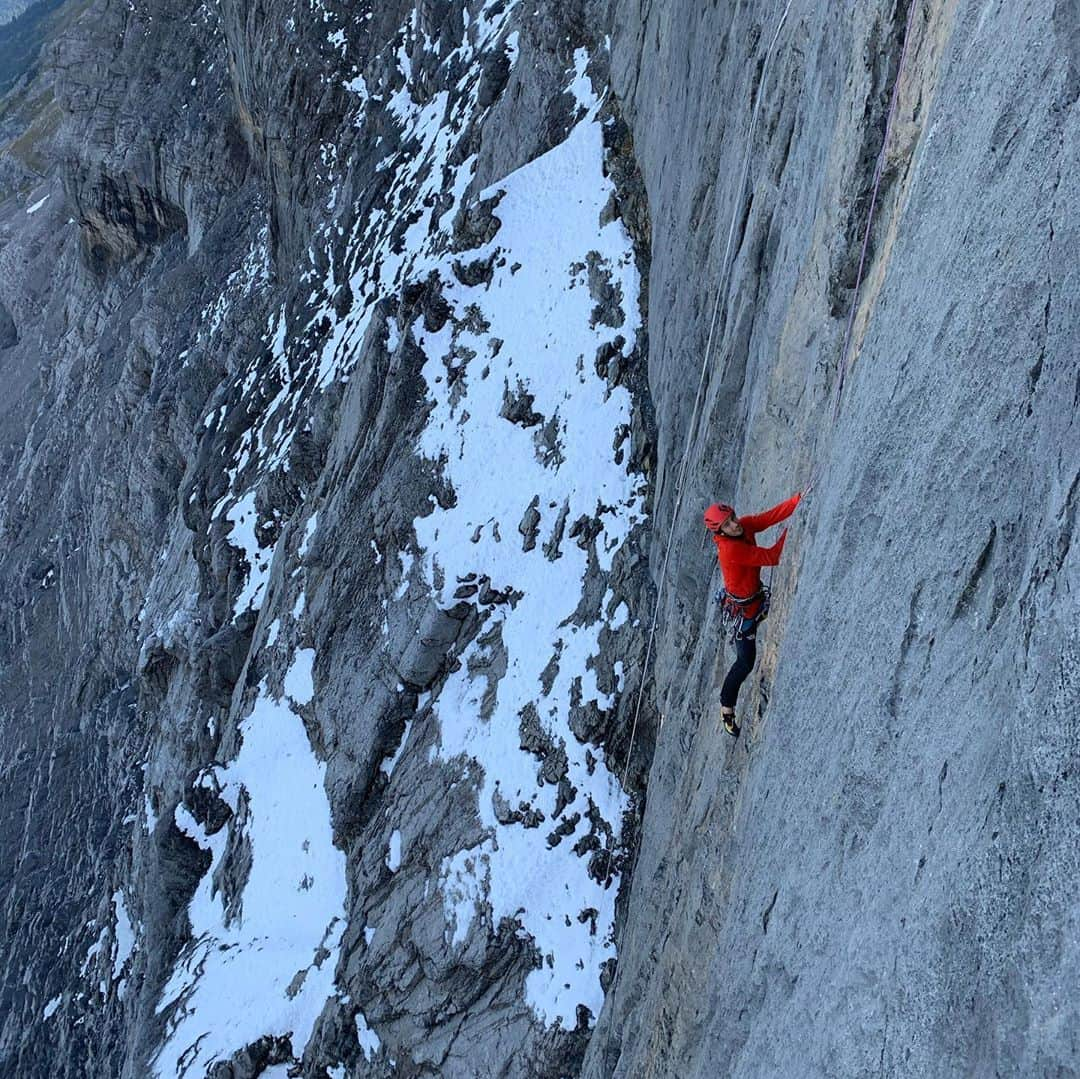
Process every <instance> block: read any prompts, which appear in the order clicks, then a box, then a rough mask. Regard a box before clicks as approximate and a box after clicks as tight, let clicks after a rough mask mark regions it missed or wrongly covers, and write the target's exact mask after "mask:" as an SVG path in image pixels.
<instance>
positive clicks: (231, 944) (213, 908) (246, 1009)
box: [154, 656, 346, 1079]
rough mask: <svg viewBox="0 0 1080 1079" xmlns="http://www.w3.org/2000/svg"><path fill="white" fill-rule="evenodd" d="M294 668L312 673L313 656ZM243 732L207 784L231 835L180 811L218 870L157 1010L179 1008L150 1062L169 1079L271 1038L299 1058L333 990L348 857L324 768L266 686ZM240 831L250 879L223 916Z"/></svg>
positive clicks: (205, 886) (195, 903)
mask: <svg viewBox="0 0 1080 1079" xmlns="http://www.w3.org/2000/svg"><path fill="white" fill-rule="evenodd" d="M297 661H298V663H297V667H298V668H299V669H300V670H303V671H305V672H306V671H309V670H310V659H309V657H307V656H303V657H301V656H298V657H297ZM241 733H242V735H243V745H242V746H241V749H240V753H239V754H238V756H237V757H236V759H235V760H234V761H232V762H231V763H229V764H227V765H224V766H222V767H218V768H216V769H213V770H212V771H211V772H210V773H206V774H204V776H203V778H202V780H201V783H202V785H203V786H207V787H210V788H211V789H213V788H214V787H215V786H217V787H219V788H220V795H221V797H222V798H223V799H224V801H226V802H227V803H228V804H229V806H230V807H231V808H232V810H233V814H234V815H233V817H232V819H231V821H230V823H229V825H228V826H226V827H225V828H222V829H221V830H220V831H219V832H217V833H216V834H215V835H207V834H206V832H205V831H204V829H203V828H202V827H201V826H200V825H199V824H198V823H197V822H196V821H195V819H194V818H193V817H192V816H191V814H190V813H189V812H188V811H187V810H186V809H185V808H184V806H182V805H181V806H178V807H177V810H176V823H177V825H178V826H179V827H180V829H181V830H182V831H184V832H186V833H187V834H188V835H190V836H191V837H192V838H193V839H194V840H195V841H196V842H197V843H199V844H200V846H202V847H204V848H205V849H206V850H208V851H209V852H210V854H211V857H212V862H211V865H210V868H209V870H208V871H207V873H206V875H205V876H204V877H203V879H202V881H201V883H200V884H199V887H198V889H197V891H196V892H195V895H194V897H193V898H192V900H191V904H190V907H189V909H188V916H189V918H190V920H191V939H192V942H191V944H189V945H188V947H187V948H186V949H185V950H184V951H183V952H182V953H181V956H180V958H179V960H178V962H177V965H176V968H175V970H174V972H173V976H172V978H171V979H170V980H169V983H168V984H167V985H166V987H165V990H164V992H163V994H162V999H161V1002H160V1003H159V1004H158V1009H157V1010H158V1012H164V1011H165V1010H166V1009H167V1008H169V1007H170V1006H173V1005H175V1008H176V1010H175V1012H174V1013H173V1014H172V1015H171V1016H170V1018H169V1021H168V1028H167V1035H166V1039H165V1042H164V1045H163V1046H162V1048H161V1050H160V1051H159V1053H158V1056H157V1058H156V1060H155V1062H154V1067H155V1074H157V1075H158V1076H161V1077H162V1079H165V1077H168V1079H174V1077H176V1076H184V1075H190V1076H202V1075H204V1074H206V1072H207V1070H208V1069H209V1067H210V1066H211V1065H212V1064H213V1063H214V1062H215V1061H218V1060H224V1059H226V1058H227V1057H228V1056H229V1055H230V1054H232V1053H234V1052H236V1051H237V1050H238V1049H241V1048H243V1046H245V1045H247V1044H248V1043H250V1042H252V1041H254V1040H256V1039H258V1038H260V1037H262V1036H263V1035H266V1034H272V1035H279V1036H280V1035H286V1034H287V1035H289V1036H290V1037H291V1040H292V1045H293V1051H294V1053H295V1054H296V1055H297V1056H300V1055H301V1054H302V1053H303V1051H304V1048H305V1046H306V1045H307V1042H308V1039H309V1038H310V1036H311V1032H312V1029H313V1028H314V1025H315V1020H316V1019H317V1018H318V1015H319V1013H320V1012H321V1011H322V1009H323V1006H324V1004H325V1003H326V1000H327V998H328V997H329V996H330V995H331V994H332V993H333V991H334V986H333V979H334V968H335V967H336V965H337V958H338V948H339V945H340V942H341V934H342V932H343V930H344V928H345V895H346V885H345V858H344V855H343V854H342V853H341V851H339V850H338V849H337V848H336V847H335V846H334V844H333V839H332V832H331V824H330V807H329V804H328V802H327V798H326V792H325V789H324V775H325V771H326V766H325V765H324V764H323V763H321V762H320V761H319V760H318V759H317V758H316V757H315V755H314V754H313V752H312V750H311V746H310V744H309V742H308V739H307V734H306V733H305V731H304V726H303V723H302V722H301V721H300V718H299V717H298V716H296V715H295V714H294V713H293V712H292V711H291V710H290V709H289V708H288V707H287V706H286V705H285V704H284V703H282V702H279V701H277V700H274V699H273V698H271V697H270V696H268V695H267V693H266V689H265V686H263V687H260V694H259V697H258V699H257V700H256V702H255V707H254V708H253V710H252V712H251V714H250V715H249V716H248V717H247V719H245V720H244V721H243V723H242V724H241ZM236 830H239V831H242V832H243V835H244V837H245V838H246V840H247V842H248V844H250V848H251V869H250V872H249V874H248V877H247V880H246V882H244V883H243V886H242V891H241V892H240V895H239V897H233V899H234V902H233V903H232V904H231V905H230V907H229V908H228V909H226V907H225V902H226V898H225V896H224V895H223V894H222V892H221V890H220V885H221V883H222V874H223V872H224V871H226V870H227V869H228V868H234V867H227V866H226V865H225V855H226V848H227V846H228V843H229V835H230V831H236ZM236 838H239V836H237V837H236ZM320 949H326V954H323V955H322V957H321V958H320V957H319V952H320Z"/></svg>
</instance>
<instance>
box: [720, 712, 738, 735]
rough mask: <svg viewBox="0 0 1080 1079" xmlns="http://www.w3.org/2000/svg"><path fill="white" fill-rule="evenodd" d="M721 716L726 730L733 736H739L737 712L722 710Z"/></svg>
mask: <svg viewBox="0 0 1080 1079" xmlns="http://www.w3.org/2000/svg"><path fill="white" fill-rule="evenodd" d="M720 718H721V719H722V720H723V721H724V730H725V731H727V732H728V734H730V735H731V737H732V738H738V737H739V729H740V728H739V724H738V722H737V721H736V719H735V713H734V712H725V711H721V713H720Z"/></svg>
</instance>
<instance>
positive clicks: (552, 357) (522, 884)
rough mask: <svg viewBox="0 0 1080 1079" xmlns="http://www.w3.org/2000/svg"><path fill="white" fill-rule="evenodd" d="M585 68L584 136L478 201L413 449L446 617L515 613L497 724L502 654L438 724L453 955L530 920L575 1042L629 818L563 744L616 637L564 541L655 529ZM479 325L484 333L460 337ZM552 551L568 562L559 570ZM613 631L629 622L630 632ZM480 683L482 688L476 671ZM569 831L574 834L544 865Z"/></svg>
mask: <svg viewBox="0 0 1080 1079" xmlns="http://www.w3.org/2000/svg"><path fill="white" fill-rule="evenodd" d="M584 67H585V56H584V54H583V53H582V52H580V51H579V53H578V54H577V55H576V56H575V70H574V81H573V83H572V92H573V94H574V96H575V97H576V98H577V100H578V101H579V103H580V104H582V105H583V106H586V105H587V106H588V112H587V114H586V116H585V117H584V119H583V120H582V122H581V123H579V124H578V125H577V126H576V127H575V128H574V129H573V131H572V132H571V133H570V135H569V136H568V138H567V139H566V140H565V141H564V142H563V143H562V144H561V145H559V146H557V147H555V148H554V149H552V150H551V151H549V152H548V153H546V154H544V155H543V156H541V157H539V158H537V159H536V160H534V161H532V162H530V163H529V164H528V165H526V166H524V167H523V168H521V169H519V170H517V171H516V172H514V173H513V174H511V175H510V176H508V177H506V178H505V179H504V180H502V181H500V182H499V183H497V184H495V185H493V186H492V187H491V188H490V189H488V190H487V191H485V192H483V193H482V195H481V197H490V196H492V195H497V194H499V193H500V192H501V193H502V196H501V198H500V201H499V202H498V204H497V206H496V207H495V211H494V212H495V215H496V217H497V218H498V219H499V220H500V221H501V228H500V229H499V232H498V233H497V234H496V236H495V237H494V239H493V240H492V241H491V242H490V243H489V244H487V245H486V246H484V247H483V248H480V249H478V250H476V251H470V252H468V253H467V255H466V256H460V257H462V259H463V261H464V260H466V259H467V260H468V261H472V260H474V259H475V260H479V259H486V258H488V257H489V256H494V274H493V278H492V280H491V282H490V284H487V285H485V284H480V285H477V286H475V287H468V286H464V285H461V284H459V283H458V282H457V281H456V278H455V277H454V275H453V273H452V272H451V271H450V269H449V267H443V268H442V272H441V277H442V279H443V282H444V295H445V296H446V299H447V300H448V302H449V303H450V306H451V308H452V310H453V313H454V316H455V320H456V321H457V323H458V324H457V326H456V327H455V323H454V321H452V322H449V323H447V324H446V326H445V327H444V328H443V329H442V330H441V331H440V332H438V333H425V332H422V331H421V332H419V333H418V341H419V343H420V344H421V347H423V349H424V350H425V352H426V354H427V356H428V361H427V363H426V364H425V367H424V370H423V373H424V377H425V379H426V381H427V387H428V396H429V398H430V400H431V401H432V403H433V409H432V412H431V414H430V417H429V420H428V426H427V427H426V429H425V431H424V433H423V435H422V437H421V441H420V445H419V450H420V452H421V453H422V454H423V455H424V456H425V457H427V458H429V459H431V460H432V461H435V462H438V463H439V464H440V467H441V469H442V472H443V476H444V478H445V479H446V480H448V481H449V482H450V484H451V485H452V487H453V490H454V492H455V495H456V502H455V504H454V505H453V506H452V507H451V508H449V509H442V508H440V507H437V506H436V507H434V508H433V511H432V512H431V513H430V514H429V515H428V516H425V517H422V518H418V519H416V521H415V522H414V527H415V530H416V535H417V540H418V542H419V544H420V547H421V549H422V552H423V555H422V565H423V570H424V574H425V577H426V580H427V582H428V584H429V585H430V586H431V587H432V589H433V590H434V591H435V592H436V593H437V595H438V597H439V599H440V601H441V602H442V603H443V604H444V605H446V606H449V605H450V604H452V603H453V602H454V599H453V593H454V590H455V589H456V588H457V587H458V581H459V578H462V577H465V576H466V575H467V574H477V575H481V576H486V577H487V578H489V580H490V582H491V586H492V587H493V588H495V589H499V590H512V591H513V592H514V593H515V594H516V595H517V597H518V598H516V599H515V602H514V603H513V604H504V605H502V606H499V607H496V608H494V609H493V610H491V611H490V613H489V614H488V623H487V627H486V630H485V634H483V635H482V637H485V636H489V635H490V634H489V631H491V630H492V629H495V630H497V632H498V635H499V637H500V638H501V641H502V644H503V646H504V647H505V649H506V653H507V657H508V661H507V662H508V669H507V671H506V674H505V675H503V676H502V677H501V678H500V679H498V680H497V683H496V687H495V689H496V694H497V696H496V703H495V707H494V713H493V714H492V715H491V717H490V719H488V720H485V719H484V718H483V716H482V712H481V709H482V702H483V700H484V697H485V693H487V692H488V691H489V685H488V678H487V676H486V675H485V674H484V673H482V672H485V671H487V670H489V667H488V664H487V662H486V661H487V660H488V659H490V658H491V651H493V650H491V651H489V649H487V648H485V647H484V646H482V645H480V644H479V643H478V642H475V641H474V642H473V644H471V645H470V646H469V647H468V648H467V649H466V650H465V652H464V654H463V655H462V656H461V660H462V663H461V666H460V668H459V670H458V671H457V672H456V673H454V674H453V675H451V676H450V678H449V679H448V680H447V682H446V683H445V685H444V686H443V688H442V691H441V693H440V694H439V697H438V698H437V701H436V703H435V706H434V714H435V715H436V716H437V718H438V720H439V722H440V725H441V744H440V755H441V756H442V757H443V759H446V760H452V759H454V758H458V757H462V756H463V757H465V758H468V759H472V760H475V761H477V762H478V763H479V764H480V765H481V770H480V773H481V774H482V776H483V778H482V780H481V782H480V785H479V789H478V812H479V814H480V819H481V821H482V823H483V825H484V826H485V829H486V832H487V838H485V839H484V840H483V841H482V842H481V844H480V845H479V846H478V847H475V848H472V849H470V850H465V851H461V852H459V853H458V854H457V855H455V856H453V857H452V858H448V859H447V860H446V861H445V862H444V864H443V867H442V886H443V894H444V903H445V911H446V916H447V923H448V933H447V936H448V941H449V943H450V944H451V946H457V945H459V944H461V943H462V942H463V941H464V940H465V938H466V936H467V934H468V931H469V928H470V925H471V923H472V922H473V921H474V919H475V918H476V916H477V915H478V914H479V913H480V912H481V911H484V910H485V903H484V900H486V901H487V903H490V908H491V909H490V918H491V920H492V922H493V923H496V924H497V923H498V921H499V920H500V919H501V918H503V917H511V918H515V919H517V920H518V921H519V922H520V924H521V927H522V930H521V931H522V932H523V933H524V934H527V935H528V936H530V937H531V938H532V940H533V942H534V944H535V946H536V947H537V949H538V951H539V953H540V956H541V959H542V966H541V967H540V968H539V969H537V970H534V971H533V972H531V973H530V974H529V975H528V978H527V980H526V997H527V1000H528V1002H529V1004H530V1006H531V1007H532V1008H533V1010H534V1011H535V1012H536V1014H537V1015H538V1016H539V1017H540V1018H542V1019H543V1020H544V1022H546V1023H548V1024H555V1023H561V1025H562V1026H563V1027H564V1028H572V1027H573V1026H574V1025H575V1024H576V1008H577V1005H579V1004H583V1005H585V1006H586V1007H588V1008H589V1009H590V1011H591V1012H592V1014H593V1016H594V1017H595V1016H596V1015H598V1014H599V1011H600V1007H601V1005H602V1003H603V993H602V991H601V987H600V969H601V966H602V964H603V963H604V961H605V960H607V959H608V958H610V957H612V956H614V954H615V949H614V945H613V943H612V941H611V930H612V925H613V921H614V898H615V894H616V891H617V887H616V886H615V885H613V886H611V887H609V888H608V889H604V888H603V887H602V886H600V885H599V884H597V883H596V882H595V881H594V880H593V879H592V878H591V877H590V876H589V874H588V872H587V869H588V863H589V858H590V856H591V851H589V850H585V851H584V852H583V853H582V854H577V853H575V852H574V846H575V844H577V843H578V842H579V841H580V840H582V839H583V838H584V837H586V836H588V835H589V832H590V820H589V816H588V814H589V812H590V810H593V811H594V812H595V811H599V814H600V815H601V817H602V818H603V820H604V821H605V822H606V823H607V824H608V825H610V826H611V828H612V829H613V830H614V832H615V833H616V835H617V834H618V832H619V827H620V823H621V816H622V813H623V810H624V808H625V806H626V799H625V796H624V795H623V793H622V791H621V789H620V788H619V784H618V782H617V781H616V778H615V776H614V775H613V774H612V772H611V771H610V770H609V768H608V766H607V764H606V762H605V761H604V759H603V758H604V755H603V752H602V751H601V750H599V749H596V748H595V747H587V746H585V745H583V744H582V743H581V742H579V741H578V739H577V738H576V736H575V735H574V734H573V732H572V731H571V729H570V726H569V715H570V706H571V701H572V700H573V699H574V698H575V697H576V696H579V697H580V700H581V701H582V702H588V701H595V702H597V705H598V706H599V707H601V708H607V707H611V706H612V705H613V704H614V700H613V698H610V697H608V696H607V695H605V694H601V693H600V692H599V690H598V687H597V684H596V676H595V673H594V671H593V670H592V669H591V660H592V658H593V657H595V656H596V655H597V653H598V652H599V633H600V630H601V628H602V627H603V626H604V622H603V621H597V622H595V623H594V624H592V625H586V626H577V625H575V624H573V623H572V622H571V618H572V616H573V615H574V612H575V610H576V608H577V607H578V604H579V601H580V599H581V597H582V590H583V585H584V582H585V578H586V574H587V572H588V570H589V556H588V553H587V552H586V551H584V550H582V549H581V548H579V547H578V546H577V542H576V540H575V539H574V538H571V537H570V535H569V532H570V529H571V527H572V526H573V524H574V522H575V521H577V520H578V519H579V518H582V517H586V518H590V519H594V520H595V521H597V522H598V524H599V526H600V530H599V533H598V534H597V536H596V539H595V541H594V547H595V552H596V560H597V568H598V569H599V570H601V571H607V570H610V568H611V564H612V559H613V558H614V555H615V552H616V551H617V550H618V548H619V547H620V546H621V545H622V543H623V542H624V541H625V539H626V537H627V536H628V534H629V533H630V530H631V529H632V528H633V526H634V525H635V524H636V523H638V522H640V521H642V520H643V519H644V514H645V509H644V496H645V492H646V483H645V481H644V479H643V478H642V477H640V476H637V475H633V474H630V473H629V472H628V471H627V465H626V464H625V463H622V462H621V459H620V461H617V460H616V450H615V449H614V444H615V443H616V442H617V440H618V434H619V432H620V431H625V430H628V429H629V425H630V422H631V404H632V403H631V398H630V395H629V393H628V392H627V391H626V390H625V389H622V388H620V387H616V388H614V389H611V390H610V391H609V389H608V386H607V383H606V381H605V380H604V379H603V378H601V377H600V376H599V375H598V374H597V372H596V370H595V366H594V364H595V357H596V354H597V351H598V349H599V348H600V347H601V346H603V345H613V346H614V345H615V342H616V338H617V337H619V336H621V337H622V338H623V343H622V345H621V346H616V347H617V348H620V349H621V352H622V354H623V355H624V356H628V355H629V354H630V352H631V350H632V349H633V347H634V344H635V339H636V334H637V329H638V296H639V292H640V281H639V279H638V275H637V271H636V267H635V263H634V255H633V248H632V244H631V241H630V238H629V236H628V235H627V233H626V230H625V227H624V226H623V224H622V222H621V221H619V220H615V221H611V222H609V223H608V224H606V225H603V226H601V224H600V219H601V214H602V212H603V210H604V208H605V206H606V205H607V203H608V200H609V198H610V197H611V195H612V193H613V185H612V183H611V181H610V180H608V179H607V178H606V177H605V175H604V171H603V153H604V151H603V142H602V132H601V129H600V125H599V122H598V121H597V119H596V112H597V102H596V99H595V96H593V95H592V92H591V88H589V84H588V80H587V78H586V77H585V74H584ZM590 262H591V263H592V265H593V267H594V272H597V271H599V272H601V273H603V272H606V273H608V274H610V285H611V287H612V289H613V290H614V291H615V292H616V293H618V292H621V298H620V306H621V308H622V311H623V314H624V321H623V324H622V325H620V326H618V327H617V328H616V327H611V326H607V325H604V324H602V323H595V324H594V313H595V308H596V301H595V300H594V299H593V297H592V295H591V294H590V291H589V287H588V275H589V269H588V267H589V264H590ZM470 310H471V311H472V313H473V317H472V318H471V319H470V318H468V316H469V312H470ZM466 319H468V321H469V323H470V326H471V327H473V328H471V329H465V328H464V327H463V326H462V325H461V323H462V322H464V321H465V320H466ZM525 394H528V395H530V396H531V400H529V399H528V398H525V397H524V396H523V395H525ZM508 395H509V396H511V397H517V398H519V399H520V400H524V401H527V402H528V403H527V405H526V407H525V411H526V412H527V413H528V412H531V413H533V414H534V416H532V417H529V425H528V426H525V425H523V424H522V423H514V422H511V421H510V420H508V419H507V418H505V416H504V415H503V413H504V412H505V402H506V398H507V396H508ZM534 500H535V501H534ZM530 506H534V507H535V510H536V511H537V512H539V515H540V520H539V524H538V533H537V535H536V538H535V545H534V546H533V547H532V549H531V550H528V551H526V550H525V549H524V544H523V537H522V534H521V533H520V532H519V523H520V522H522V520H523V518H524V517H525V515H526V512H527V510H528V509H529V508H530ZM560 527H561V528H562V529H563V534H562V538H561V540H559V539H558V536H557V533H558V532H559V529H560ZM546 544H557V546H558V550H559V555H558V557H557V558H555V559H554V560H551V559H549V558H548V557H547V555H546V554H545V551H544V547H545V545H546ZM613 622H615V624H616V625H622V624H624V623H625V614H622V616H621V617H617V618H615V619H613ZM552 657H557V671H556V672H555V673H554V676H553V677H552V678H551V682H550V685H549V688H548V689H547V691H545V689H544V682H543V677H542V672H545V668H547V667H548V665H549V662H550V661H551V660H552ZM474 665H475V666H476V667H477V669H478V670H479V671H480V672H481V673H478V674H471V673H470V667H473V666H474ZM546 674H547V676H548V677H551V674H552V672H551V671H550V669H549V670H548V671H547V672H546ZM528 705H531V706H532V707H534V708H535V709H536V711H537V713H538V715H539V719H540V723H541V726H542V727H543V728H544V730H545V732H546V733H547V735H548V736H549V737H550V738H551V739H552V741H553V742H554V743H555V745H556V746H560V745H561V746H562V747H563V748H564V749H565V751H566V754H567V767H568V779H569V781H570V783H571V784H572V785H573V787H574V788H575V789H576V792H577V793H576V797H575V798H574V800H573V801H572V802H571V803H570V804H569V805H568V806H566V807H565V808H563V809H562V811H561V812H560V813H559V814H556V792H557V788H556V787H555V786H553V785H551V784H545V783H543V781H542V780H540V779H539V777H538V771H539V767H540V765H539V762H538V761H537V760H536V758H535V757H534V756H532V755H531V754H529V753H527V752H525V751H523V750H522V749H521V747H520V734H519V724H520V714H521V712H522V709H524V708H525V707H526V706H528ZM590 756H591V758H592V762H590V760H589V757H590ZM496 799H499V800H500V802H501V803H502V804H504V805H508V806H509V808H510V809H511V810H518V809H519V807H521V806H522V805H523V804H525V805H526V806H527V808H529V809H530V810H531V811H537V810H538V811H539V812H541V813H542V814H543V821H542V823H541V824H540V826H539V827H535V828H525V827H524V825H523V824H521V823H510V824H503V823H500V822H499V820H498V819H497V818H496V814H495V809H494V802H495V800H496ZM502 815H503V816H504V819H505V816H506V814H505V813H504V814H502ZM575 817H576V818H577V819H576V820H575V819H574V818H575ZM559 824H564V825H566V826H567V827H568V828H569V829H570V831H569V834H566V835H564V836H563V837H562V839H561V841H560V842H558V843H557V844H556V845H555V846H554V847H549V845H548V837H549V836H550V835H551V834H552V832H553V831H554V830H555V827H556V826H557V825H559ZM605 843H606V837H605ZM484 916H485V917H487V915H486V914H485V915H484Z"/></svg>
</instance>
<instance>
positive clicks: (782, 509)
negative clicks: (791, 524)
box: [739, 494, 802, 532]
mask: <svg viewBox="0 0 1080 1079" xmlns="http://www.w3.org/2000/svg"><path fill="white" fill-rule="evenodd" d="M800 498H802V495H801V494H795V495H792V496H791V497H790V498H789V499H788V500H787V501H786V502H781V503H780V505H779V506H773V508H772V509H771V510H766V511H765V512H764V513H755V514H752V515H751V516H749V517H740V518H739V520H740V522H742V525H743V527H744V528H749V529H750V531H751V532H763V531H764V530H765V529H766V528H771V527H772V526H773V525H775V524H779V523H780V522H781V521H786V520H787V519H788V518H789V517H790V516H791V515H792V514H793V513H794V512H795V507H796V506H797V505H798V504H799V499H800Z"/></svg>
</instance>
